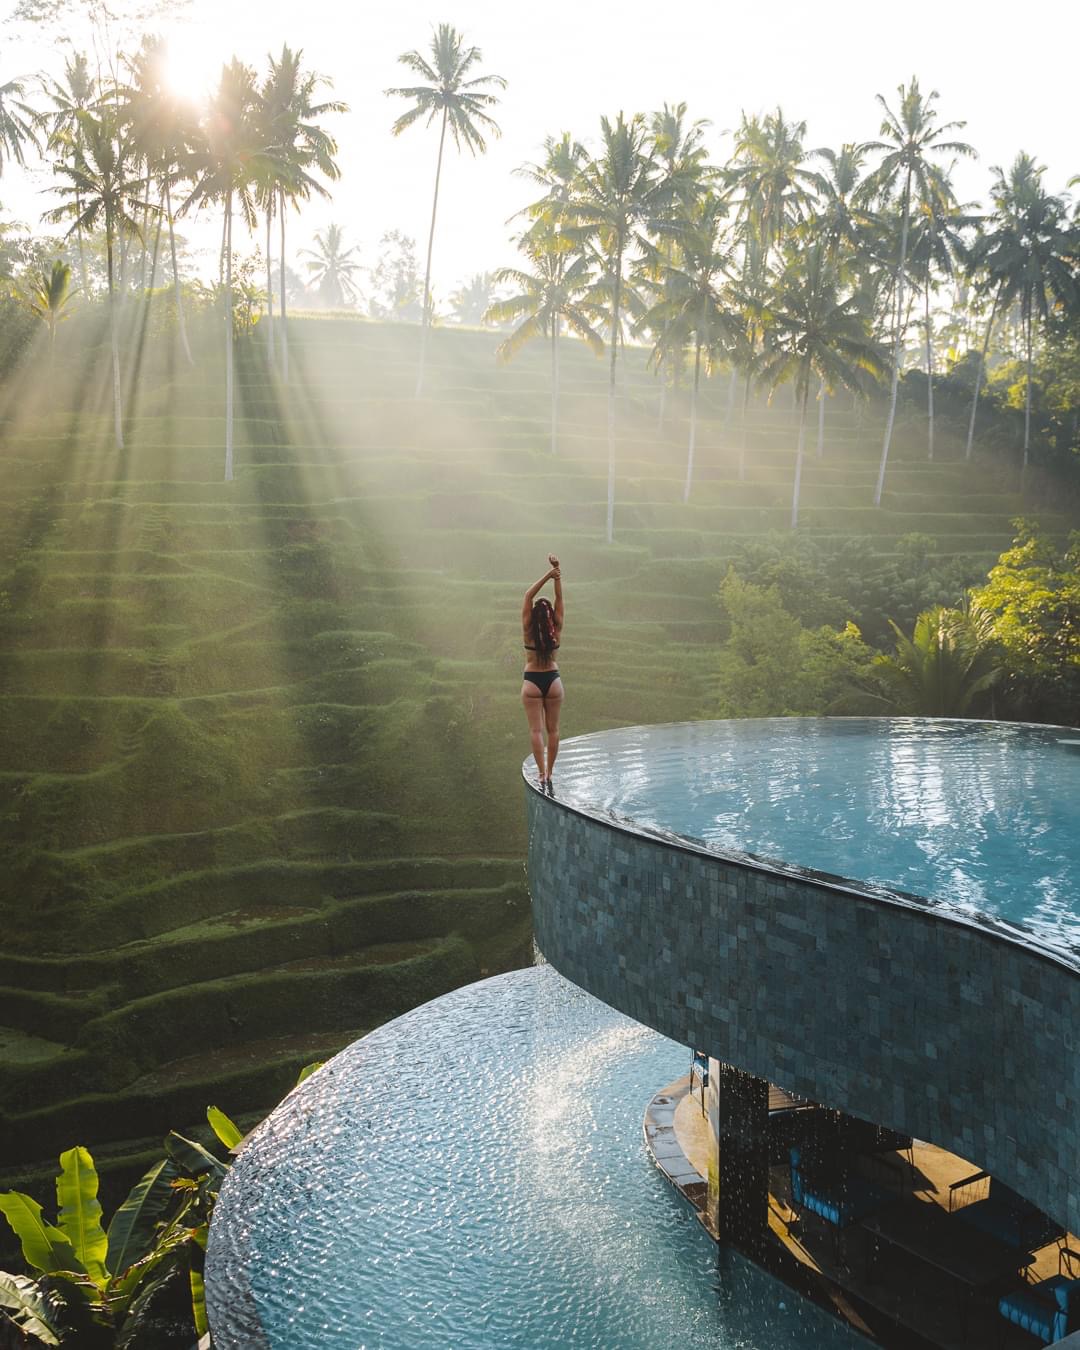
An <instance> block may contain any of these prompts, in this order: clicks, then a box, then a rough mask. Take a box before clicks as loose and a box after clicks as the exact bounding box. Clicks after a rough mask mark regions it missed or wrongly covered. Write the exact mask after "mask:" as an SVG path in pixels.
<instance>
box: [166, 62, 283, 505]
mask: <svg viewBox="0 0 1080 1350" xmlns="http://www.w3.org/2000/svg"><path fill="white" fill-rule="evenodd" d="M259 110H260V103H259V94H258V90H257V88H256V84H255V72H254V71H253V70H252V69H251V67H250V66H246V65H244V63H243V62H242V61H238V60H236V59H235V58H234V59H233V60H232V61H230V62H229V64H228V65H226V66H224V67H223V68H222V71H221V78H220V80H219V82H218V87H217V90H216V92H215V94H214V97H213V98H212V100H211V102H210V107H209V109H208V111H207V116H206V119H205V122H204V125H203V134H204V140H203V144H202V145H201V146H200V148H199V150H198V151H197V152H196V155H195V157H194V162H193V170H194V174H193V176H194V179H195V185H194V187H193V188H192V191H191V195H190V196H189V197H188V199H187V201H186V202H184V205H183V206H182V207H181V208H180V209H181V213H183V212H186V211H187V210H188V209H189V208H190V207H191V206H192V205H193V204H194V205H200V206H201V205H203V204H205V203H218V202H220V203H221V204H222V205H223V208H224V212H223V214H224V231H223V236H224V238H223V246H222V247H223V256H224V264H225V285H224V292H223V299H224V304H225V481H226V482H227V483H228V482H232V478H233V402H234V376H233V345H234V340H235V330H234V318H233V284H232V233H233V205H234V203H236V204H237V205H238V206H239V209H240V214H241V216H242V217H243V219H244V222H245V223H246V225H247V227H248V229H249V230H250V229H253V228H254V226H255V205H256V203H255V195H254V192H255V185H256V183H257V182H259V181H260V178H261V176H262V175H263V174H265V171H266V161H267V159H268V158H269V156H268V153H267V150H266V147H265V146H264V144H263V139H262V132H263V127H262V125H261V123H260V120H259Z"/></svg>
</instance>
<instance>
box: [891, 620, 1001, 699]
mask: <svg viewBox="0 0 1080 1350" xmlns="http://www.w3.org/2000/svg"><path fill="white" fill-rule="evenodd" d="M889 624H890V627H891V628H892V630H893V632H894V633H895V634H896V652H895V654H894V655H889V656H879V657H878V658H877V660H876V661H875V662H874V669H875V673H876V674H877V675H878V677H879V678H880V679H881V681H882V683H883V684H884V686H885V690H886V695H885V702H886V703H887V704H888V705H889V706H890V707H891V708H892V709H894V710H895V711H897V712H901V713H906V714H908V715H909V716H917V717H966V716H968V714H969V712H970V710H971V705H972V703H973V702H974V700H975V699H976V698H977V697H978V695H979V694H982V693H984V692H985V691H986V690H988V689H990V688H992V687H993V686H994V685H995V684H997V682H998V681H999V680H1000V679H1001V676H1002V673H1003V671H1002V667H1001V666H1000V665H999V664H998V661H997V653H996V649H995V645H994V616H993V615H992V614H991V613H989V612H988V611H986V610H976V609H969V610H959V609H946V608H945V607H944V606H941V605H938V606H937V607H936V608H934V609H929V610H926V611H925V612H924V613H922V614H920V615H919V617H918V618H917V619H916V620H915V628H914V630H913V632H912V635H911V637H910V638H909V637H907V636H906V635H905V634H904V633H902V632H901V631H900V629H899V628H898V627H897V626H896V624H895V623H893V622H892V620H891V619H890V620H889Z"/></svg>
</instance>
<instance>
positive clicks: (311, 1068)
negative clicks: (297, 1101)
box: [296, 1059, 326, 1087]
mask: <svg viewBox="0 0 1080 1350" xmlns="http://www.w3.org/2000/svg"><path fill="white" fill-rule="evenodd" d="M325 1063H326V1060H324V1059H317V1060H316V1061H315V1062H314V1064H305V1065H304V1067H303V1068H302V1069H301V1070H300V1074H299V1077H298V1078H297V1080H296V1086H297V1087H299V1086H300V1084H301V1083H302V1082H304V1080H305V1079H307V1078H310V1077H311V1075H312V1074H313V1073H314V1072H315V1070H316V1069H321V1068H322V1066H323V1065H324V1064H325Z"/></svg>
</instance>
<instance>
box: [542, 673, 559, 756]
mask: <svg viewBox="0 0 1080 1350" xmlns="http://www.w3.org/2000/svg"><path fill="white" fill-rule="evenodd" d="M562 701H563V682H562V680H553V681H552V682H551V687H550V689H548V691H547V697H546V698H545V699H544V722H545V725H546V726H547V776H548V777H549V778H550V777H551V771H552V769H553V768H554V767H555V756H556V755H557V754H558V753H559V713H560V712H561V711H562Z"/></svg>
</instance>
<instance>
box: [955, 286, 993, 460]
mask: <svg viewBox="0 0 1080 1350" xmlns="http://www.w3.org/2000/svg"><path fill="white" fill-rule="evenodd" d="M1000 298H1001V292H1000V291H999V292H998V294H997V295H995V296H994V304H993V307H992V309H991V310H990V319H989V321H988V322H987V325H986V336H985V337H984V338H983V345H982V359H981V360H980V361H979V365H978V368H977V370H976V371H975V395H974V397H973V398H972V400H971V418H970V419H969V421H968V434H967V449H966V451H965V452H964V458H965V459H970V458H971V443H972V441H973V440H974V439H975V413H976V411H977V410H978V407H979V386H980V385H981V384H982V373H983V367H984V366H985V365H986V354H987V352H989V350H990V334H991V333H992V332H993V331H994V319H995V318H996V317H997V307H998V300H999V299H1000Z"/></svg>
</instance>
